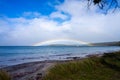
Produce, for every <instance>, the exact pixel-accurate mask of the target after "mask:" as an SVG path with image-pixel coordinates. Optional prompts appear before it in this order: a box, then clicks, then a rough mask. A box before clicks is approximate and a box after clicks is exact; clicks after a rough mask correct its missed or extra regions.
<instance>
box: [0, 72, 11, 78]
mask: <svg viewBox="0 0 120 80" xmlns="http://www.w3.org/2000/svg"><path fill="white" fill-rule="evenodd" d="M0 80H11V77H10V76H9V75H8V73H7V72H6V71H4V70H0Z"/></svg>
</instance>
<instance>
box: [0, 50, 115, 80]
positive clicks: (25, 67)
mask: <svg viewBox="0 0 120 80" xmlns="http://www.w3.org/2000/svg"><path fill="white" fill-rule="evenodd" d="M112 52H116V51H112ZM105 53H110V52H104V53H102V54H99V53H98V54H92V55H91V54H90V55H87V56H85V57H84V58H83V57H69V60H45V61H35V62H27V63H22V64H17V65H13V66H8V67H4V68H0V69H2V70H5V71H7V72H8V73H9V74H10V76H11V77H12V78H13V80H29V79H31V78H32V79H33V80H34V79H35V77H36V76H37V75H38V74H42V76H44V75H45V74H46V73H47V71H48V70H49V69H50V68H52V67H53V66H54V65H55V64H57V63H65V62H70V61H78V60H83V59H85V58H88V57H92V56H96V57H101V56H102V55H103V54H105Z"/></svg>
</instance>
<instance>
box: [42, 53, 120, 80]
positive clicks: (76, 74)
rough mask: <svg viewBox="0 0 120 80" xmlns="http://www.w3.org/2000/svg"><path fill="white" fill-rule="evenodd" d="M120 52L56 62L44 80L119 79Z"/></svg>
mask: <svg viewBox="0 0 120 80" xmlns="http://www.w3.org/2000/svg"><path fill="white" fill-rule="evenodd" d="M119 75H120V52H113V53H105V54H104V55H103V56H102V57H97V56H91V57H89V58H85V59H83V60H76V61H71V62H66V63H62V64H59V63H58V64H56V65H55V66H54V67H53V68H52V69H50V70H49V72H48V73H47V75H46V76H45V77H44V80H113V79H114V80H119V79H120V76H119Z"/></svg>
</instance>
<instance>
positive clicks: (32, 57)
mask: <svg viewBox="0 0 120 80" xmlns="http://www.w3.org/2000/svg"><path fill="white" fill-rule="evenodd" d="M118 50H120V47H118V46H106V47H105V46H100V47H95V46H92V47H87V46H84V47H82V46H80V47H77V46H76V47H75V46H11V47H10V46H1V47H0V67H5V66H10V65H16V64H21V63H26V62H34V61H44V60H66V59H67V58H68V57H85V56H86V55H90V54H98V53H99V54H102V53H103V52H111V51H118Z"/></svg>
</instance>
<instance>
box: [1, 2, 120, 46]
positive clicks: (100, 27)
mask: <svg viewBox="0 0 120 80" xmlns="http://www.w3.org/2000/svg"><path fill="white" fill-rule="evenodd" d="M86 5H87V4H86V3H84V2H81V1H79V0H66V1H65V2H64V3H62V4H59V5H57V6H55V8H56V9H57V11H56V12H53V13H51V14H50V15H49V16H42V15H41V14H39V13H36V12H24V13H23V16H21V17H19V18H5V19H1V20H0V37H1V39H0V40H1V41H0V45H32V44H34V43H36V42H40V41H44V40H45V41H46V40H49V39H50V40H51V39H57V38H58V39H60V38H72V39H77V40H83V41H88V42H101V41H114V40H120V33H119V30H120V27H119V26H120V23H119V21H120V12H116V13H113V14H107V15H104V14H100V13H98V12H96V10H97V9H96V8H95V7H91V10H88V9H87V6H86ZM62 13H67V14H69V15H71V18H70V20H66V19H67V18H68V16H67V15H66V14H62ZM30 15H33V18H31V19H27V18H26V17H25V16H30ZM54 18H61V19H63V20H65V21H64V22H62V23H59V22H58V21H55V20H52V19H54Z"/></svg>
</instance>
